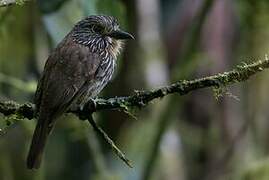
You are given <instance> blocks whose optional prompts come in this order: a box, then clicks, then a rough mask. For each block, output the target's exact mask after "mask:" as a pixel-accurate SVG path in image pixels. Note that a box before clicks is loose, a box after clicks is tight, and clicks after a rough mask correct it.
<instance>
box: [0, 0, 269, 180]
mask: <svg viewBox="0 0 269 180" xmlns="http://www.w3.org/2000/svg"><path fill="white" fill-rule="evenodd" d="M91 14H107V15H113V16H115V17H116V18H117V19H118V20H119V21H120V24H121V25H122V27H123V29H125V30H127V31H128V32H131V33H132V34H134V35H135V37H136V40H135V41H128V42H127V43H126V47H125V50H124V52H123V53H122V54H121V57H120V58H119V59H118V68H117V72H116V73H115V75H114V79H113V81H112V82H111V83H110V84H109V85H108V86H107V87H106V88H105V90H104V91H103V92H102V94H101V95H100V97H113V96H123V95H129V94H131V93H133V92H134V90H147V89H148V90H149V89H153V88H157V87H160V86H163V85H167V84H170V83H171V82H175V81H177V80H180V79H193V78H197V77H202V76H208V75H212V74H216V73H218V72H223V71H228V70H230V69H232V68H233V67H235V66H236V65H237V64H242V63H243V62H252V61H255V60H259V59H264V56H265V54H266V53H268V48H269V43H268V40H269V1H268V0H159V1H158V0H130V1H127V0H37V1H28V2H26V3H24V4H23V5H12V6H9V7H1V8H0V97H1V100H15V101H17V102H20V103H23V102H29V101H32V99H33V94H34V92H35V87H36V82H37V79H38V78H39V77H40V74H41V72H42V70H43V65H44V62H45V61H46V58H47V57H48V54H49V52H50V51H51V49H52V48H53V47H55V46H56V45H57V43H59V41H60V40H61V39H62V38H63V37H64V35H65V34H66V33H67V32H69V31H70V29H71V28H72V26H73V25H74V24H75V23H76V22H77V21H78V20H80V19H81V18H82V17H85V16H87V15H91ZM268 81H269V73H268V72H264V73H261V74H259V75H257V76H255V77H254V78H252V79H251V81H247V82H244V83H240V84H235V85H233V86H231V87H229V88H225V87H224V88H223V89H222V92H221V93H219V92H216V91H217V90H216V89H215V90H214V89H213V90H212V89H204V90H198V91H195V92H192V93H191V94H188V95H186V96H184V97H179V96H177V95H172V96H168V97H166V98H163V99H157V100H155V101H154V103H152V104H150V105H149V106H148V107H146V108H143V109H142V110H138V109H132V110H130V113H131V114H132V116H135V117H136V118H134V117H132V116H131V115H128V114H126V113H124V112H118V111H102V112H98V113H96V114H95V119H96V120H97V121H98V124H100V126H102V127H103V128H104V129H105V131H106V132H107V133H108V134H109V136H110V137H112V139H113V140H115V142H116V144H117V145H118V146H119V147H120V148H121V149H122V150H123V151H124V152H125V153H126V155H127V157H128V158H129V159H131V160H132V162H133V165H134V168H133V169H129V168H128V167H127V166H126V165H125V164H123V162H122V161H120V160H119V159H118V158H117V157H116V156H115V155H114V154H113V153H112V151H111V150H110V149H109V147H108V146H107V144H105V143H104V141H102V140H101V139H100V138H99V137H97V136H96V134H95V133H94V132H93V130H92V128H91V127H90V125H89V124H87V122H83V121H79V120H78V119H77V118H75V117H74V116H72V115H65V116H63V117H62V118H61V120H59V121H58V124H57V127H56V128H55V129H54V131H53V133H52V135H51V137H50V140H49V143H48V145H47V147H46V154H45V157H44V159H43V164H42V167H41V168H40V169H39V170H37V171H30V170H27V169H26V165H25V157H26V154H27V151H28V148H29V143H30V140H31V137H32V133H33V130H34V126H35V121H34V120H32V121H29V120H20V119H18V118H17V117H9V118H7V117H2V120H1V122H0V128H1V131H0V133H1V136H0V179H1V180H18V179H20V180H31V179H35V180H47V179H50V180H51V179H52V180H54V179H55V180H56V179H57V180H73V179H80V180H86V179H87V180H88V179H95V180H99V179H100V180H103V179H104V180H107V179H108V180H110V179H111V180H112V179H115V180H118V179H123V180H125V179H128V180H138V179H143V180H148V179H154V180H227V179H231V180H267V179H269V159H268V153H269V141H268V136H269V133H268V132H269V131H268V127H269V121H268V120H269V119H268V117H269V111H268V105H269V103H268V101H269V96H268V92H269V85H268V84H269V83H268ZM216 95H222V96H221V97H219V96H216ZM8 122H15V123H12V125H11V126H8V124H9V123H8Z"/></svg>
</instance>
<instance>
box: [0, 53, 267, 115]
mask: <svg viewBox="0 0 269 180" xmlns="http://www.w3.org/2000/svg"><path fill="white" fill-rule="evenodd" d="M267 68H269V60H268V58H267V57H266V58H265V60H263V61H256V62H254V63H251V64H246V63H244V64H243V65H238V66H237V68H236V69H234V70H232V71H228V72H224V73H219V74H217V75H214V76H208V77H204V78H199V79H194V80H181V81H178V82H176V83H173V84H171V85H168V86H164V87H162V88H159V89H155V90H151V91H135V93H134V95H131V96H125V97H114V98H110V99H96V100H95V101H94V109H92V108H93V107H92V106H91V107H85V108H88V111H87V109H86V112H85V108H84V109H83V110H80V109H78V110H73V111H69V113H74V114H76V115H78V116H80V115H83V114H85V113H87V112H89V113H92V112H96V111H101V110H123V111H128V109H129V108H133V107H136V108H142V107H144V106H147V105H148V104H149V103H150V102H152V101H153V100H155V99H159V98H162V97H165V96H167V95H169V94H175V93H176V94H178V95H180V96H182V95H185V94H188V93H189V92H191V91H195V90H198V89H202V88H208V87H215V88H222V87H225V86H227V85H231V84H235V83H238V82H243V81H246V80H247V79H249V78H250V77H251V76H253V75H255V74H257V73H258V72H261V71H263V70H264V69H267ZM90 104H92V101H91V103H90ZM34 110H35V108H34V105H33V104H31V103H24V104H18V103H16V102H13V101H3V102H0V113H2V114H3V115H4V116H9V115H17V117H18V118H20V119H22V118H27V119H33V118H34Z"/></svg>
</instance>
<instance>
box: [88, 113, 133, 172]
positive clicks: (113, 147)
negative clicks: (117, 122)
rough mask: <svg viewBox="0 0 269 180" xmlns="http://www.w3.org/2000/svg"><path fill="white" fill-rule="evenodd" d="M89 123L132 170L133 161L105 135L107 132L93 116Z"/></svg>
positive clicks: (90, 117)
mask: <svg viewBox="0 0 269 180" xmlns="http://www.w3.org/2000/svg"><path fill="white" fill-rule="evenodd" d="M88 121H89V123H90V124H91V125H92V127H93V129H94V130H95V131H96V132H97V134H99V135H100V136H101V137H102V138H103V139H104V140H105V141H106V142H107V143H108V144H109V145H110V147H111V148H112V150H113V151H114V152H115V154H116V155H117V156H118V157H119V158H120V159H121V160H122V161H123V162H125V164H126V165H128V166H129V167H130V168H132V167H133V166H132V164H131V161H130V160H128V159H127V158H126V157H125V155H124V154H123V153H122V152H121V150H120V149H119V148H118V147H117V146H116V145H115V143H114V142H113V141H112V139H110V138H109V136H108V135H107V134H106V133H105V131H104V130H103V129H102V128H100V127H99V126H98V125H97V124H96V122H95V121H94V120H93V118H92V116H91V115H90V116H89V118H88Z"/></svg>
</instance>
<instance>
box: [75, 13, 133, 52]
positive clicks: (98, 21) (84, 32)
mask: <svg viewBox="0 0 269 180" xmlns="http://www.w3.org/2000/svg"><path fill="white" fill-rule="evenodd" d="M72 36H73V38H74V40H75V41H76V42H77V43H79V44H83V45H86V46H88V47H90V49H91V50H92V51H99V50H100V51H103V50H111V51H113V52H114V51H115V53H116V54H117V53H118V51H119V49H120V47H121V41H122V40H125V39H134V37H133V36H132V35H131V34H129V33H127V32H125V31H122V30H121V29H120V26H119V24H118V22H117V20H116V19H115V18H113V17H112V16H104V15H93V16H88V17H86V18H85V19H83V20H81V21H79V22H78V23H77V24H76V25H75V26H74V28H73V30H72Z"/></svg>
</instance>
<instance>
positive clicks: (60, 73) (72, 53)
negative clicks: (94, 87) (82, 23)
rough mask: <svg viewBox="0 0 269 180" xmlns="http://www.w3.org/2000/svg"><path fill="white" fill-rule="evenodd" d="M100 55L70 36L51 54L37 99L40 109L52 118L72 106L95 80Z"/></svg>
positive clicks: (40, 111)
mask: <svg viewBox="0 0 269 180" xmlns="http://www.w3.org/2000/svg"><path fill="white" fill-rule="evenodd" d="M100 60H101V59H100V57H99V56H98V55H97V54H94V53H91V52H90V51H89V48H88V47H86V46H83V45H80V44H77V43H75V42H74V41H72V39H71V38H66V39H65V40H64V41H63V42H62V43H61V44H59V46H58V47H57V48H56V49H55V50H54V52H53V53H52V54H51V56H50V57H49V59H48V60H47V63H46V65H45V72H44V74H43V76H42V78H41V81H40V82H39V86H38V89H37V93H36V98H35V103H36V105H37V107H38V110H39V113H40V115H41V116H42V114H50V115H51V118H52V119H55V118H56V117H57V116H58V115H60V114H61V113H63V112H64V111H66V110H67V108H69V106H70V105H71V104H72V102H73V101H74V99H76V98H77V97H78V96H81V95H82V94H83V93H85V91H86V87H89V86H90V84H91V83H92V82H93V81H94V75H95V72H96V70H97V68H98V66H99V64H100Z"/></svg>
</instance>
